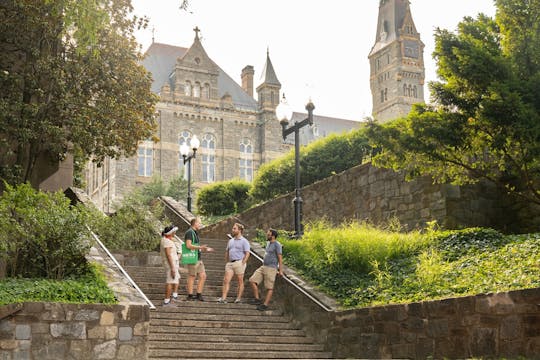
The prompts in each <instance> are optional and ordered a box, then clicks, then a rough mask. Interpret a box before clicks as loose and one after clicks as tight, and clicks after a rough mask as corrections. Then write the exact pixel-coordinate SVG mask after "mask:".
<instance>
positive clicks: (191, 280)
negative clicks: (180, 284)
mask: <svg viewBox="0 0 540 360" xmlns="http://www.w3.org/2000/svg"><path fill="white" fill-rule="evenodd" d="M194 283H195V275H189V276H188V279H187V293H188V295H192V294H193V284H194Z"/></svg>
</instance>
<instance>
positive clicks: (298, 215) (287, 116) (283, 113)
mask: <svg viewBox="0 0 540 360" xmlns="http://www.w3.org/2000/svg"><path fill="white" fill-rule="evenodd" d="M313 109H315V105H313V103H312V102H311V100H309V102H308V103H307V105H306V110H307V112H308V117H307V118H305V119H304V120H302V121H300V122H298V121H295V122H294V124H293V125H291V126H290V127H287V126H288V125H289V120H291V118H292V110H291V108H290V106H289V104H288V103H287V99H285V94H283V98H282V99H281V102H280V103H279V105H278V106H277V108H276V117H277V119H278V120H279V123H280V124H281V128H282V130H283V140H285V138H287V136H288V135H289V134H292V133H293V132H294V171H295V178H296V184H295V190H294V194H295V197H294V200H293V202H294V232H295V234H294V235H295V237H297V238H299V237H301V236H302V234H303V229H302V197H301V196H300V186H301V185H300V128H302V127H304V126H306V125H313Z"/></svg>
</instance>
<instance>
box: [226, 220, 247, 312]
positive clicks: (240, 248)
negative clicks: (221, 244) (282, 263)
mask: <svg viewBox="0 0 540 360" xmlns="http://www.w3.org/2000/svg"><path fill="white" fill-rule="evenodd" d="M243 231H244V225H242V224H239V223H236V224H234V225H233V227H232V231H231V232H232V238H231V239H230V240H229V242H228V243H227V248H226V250H225V261H226V262H227V264H226V265H225V275H224V276H223V289H222V292H221V297H220V298H219V299H218V302H219V303H222V304H224V303H226V302H227V294H228V293H229V287H230V283H231V279H232V278H233V275H236V279H237V280H238V293H237V295H236V300H235V301H234V302H235V303H239V302H240V301H241V300H242V294H243V293H244V272H245V271H246V265H247V261H248V258H249V248H250V246H249V241H247V239H246V238H245V237H243V236H242V232H243Z"/></svg>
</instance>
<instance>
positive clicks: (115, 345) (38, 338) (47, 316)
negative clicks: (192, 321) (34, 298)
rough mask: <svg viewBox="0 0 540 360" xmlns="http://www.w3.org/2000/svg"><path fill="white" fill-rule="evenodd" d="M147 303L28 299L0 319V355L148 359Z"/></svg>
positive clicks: (5, 357)
mask: <svg viewBox="0 0 540 360" xmlns="http://www.w3.org/2000/svg"><path fill="white" fill-rule="evenodd" d="M149 316H150V314H149V311H148V306H146V305H99V304H96V305H93V304H62V303H48V302H28V303H24V304H23V307H22V309H21V310H20V311H18V312H16V313H14V314H12V315H10V316H8V317H6V318H4V319H3V320H0V358H1V359H29V360H33V359H35V360H45V359H51V360H53V359H54V360H60V359H85V360H86V359H88V360H93V359H146V358H147V345H146V340H147V337H148V330H149V321H150V318H149Z"/></svg>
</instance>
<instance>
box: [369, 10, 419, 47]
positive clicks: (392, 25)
mask: <svg viewBox="0 0 540 360" xmlns="http://www.w3.org/2000/svg"><path fill="white" fill-rule="evenodd" d="M405 22H408V23H410V24H411V25H412V26H414V22H413V20H412V15H411V9H410V2H409V0H380V2H379V17H378V21H377V33H376V35H375V36H376V38H375V45H374V46H373V49H372V51H371V52H372V53H374V52H376V51H378V50H380V49H382V48H383V47H385V46H386V45H387V44H389V43H391V42H393V41H395V40H397V39H398V38H399V37H400V32H401V30H402V28H403V25H404V23H405Z"/></svg>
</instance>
